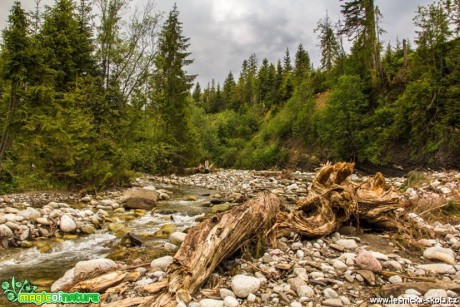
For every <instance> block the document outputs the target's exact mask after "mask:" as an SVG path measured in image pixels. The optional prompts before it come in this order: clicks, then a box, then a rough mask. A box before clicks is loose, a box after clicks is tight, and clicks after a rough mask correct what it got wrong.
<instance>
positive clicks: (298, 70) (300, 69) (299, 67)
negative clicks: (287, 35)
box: [293, 44, 311, 84]
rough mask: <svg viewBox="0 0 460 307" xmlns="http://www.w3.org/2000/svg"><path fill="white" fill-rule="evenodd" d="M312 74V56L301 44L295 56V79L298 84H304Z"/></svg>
mask: <svg viewBox="0 0 460 307" xmlns="http://www.w3.org/2000/svg"><path fill="white" fill-rule="evenodd" d="M310 72H311V62H310V55H309V54H308V52H307V51H305V49H304V48H303V46H302V44H299V47H298V48H297V52H296V54H295V66H294V72H293V74H294V79H295V82H296V84H300V83H302V81H304V80H305V79H306V78H307V77H308V76H309V75H310Z"/></svg>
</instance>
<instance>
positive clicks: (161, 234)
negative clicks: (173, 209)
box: [153, 224, 177, 239]
mask: <svg viewBox="0 0 460 307" xmlns="http://www.w3.org/2000/svg"><path fill="white" fill-rule="evenodd" d="M176 228H177V225H176V224H166V225H164V226H162V227H161V228H160V230H158V231H157V232H155V234H154V235H153V236H154V237H155V238H159V239H167V238H169V235H170V234H172V233H173V232H174V231H175V230H176Z"/></svg>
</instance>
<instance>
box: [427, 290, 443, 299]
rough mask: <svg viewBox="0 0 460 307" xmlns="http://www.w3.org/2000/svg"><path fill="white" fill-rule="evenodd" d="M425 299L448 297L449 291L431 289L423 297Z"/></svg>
mask: <svg viewBox="0 0 460 307" xmlns="http://www.w3.org/2000/svg"><path fill="white" fill-rule="evenodd" d="M423 297H424V298H434V297H447V291H446V290H444V289H430V290H428V292H427V293H425V295H424V296H423Z"/></svg>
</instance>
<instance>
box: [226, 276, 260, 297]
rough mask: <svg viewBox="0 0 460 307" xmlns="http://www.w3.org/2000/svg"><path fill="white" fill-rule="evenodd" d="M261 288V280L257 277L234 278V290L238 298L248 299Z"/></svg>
mask: <svg viewBox="0 0 460 307" xmlns="http://www.w3.org/2000/svg"><path fill="white" fill-rule="evenodd" d="M259 288H260V280H259V279H258V278H256V277H252V276H246V275H236V276H234V277H233V278H232V290H233V293H235V295H236V296H237V297H241V298H246V297H248V295H249V294H250V293H255V292H257V291H258V290H259Z"/></svg>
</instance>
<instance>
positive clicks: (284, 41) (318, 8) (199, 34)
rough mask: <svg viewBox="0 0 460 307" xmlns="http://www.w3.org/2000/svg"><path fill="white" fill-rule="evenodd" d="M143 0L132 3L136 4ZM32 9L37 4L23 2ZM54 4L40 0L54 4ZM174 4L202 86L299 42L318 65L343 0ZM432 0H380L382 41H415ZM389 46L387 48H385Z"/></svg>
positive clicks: (2, 5) (4, 11)
mask: <svg viewBox="0 0 460 307" xmlns="http://www.w3.org/2000/svg"><path fill="white" fill-rule="evenodd" d="M136 1H137V2H141V1H142V0H134V3H133V5H135V2H136ZM13 2H14V0H0V27H1V28H3V27H4V25H5V20H6V19H7V16H8V14H9V10H10V8H11V5H12V3H13ZM21 2H22V4H23V7H25V8H26V9H32V8H33V7H34V1H33V0H22V1H21ZM53 2H54V0H42V3H43V4H51V3H53ZM174 2H177V6H178V9H179V12H180V15H179V18H180V20H181V21H182V22H183V29H184V35H185V36H187V37H190V43H191V46H190V51H191V52H192V58H193V59H195V63H194V64H192V65H191V66H189V67H188V71H189V72H190V73H193V74H198V75H199V77H198V81H199V82H200V83H201V84H202V86H204V85H205V84H206V83H207V82H208V81H210V80H211V79H212V78H214V79H216V81H219V82H223V80H224V79H225V77H226V76H227V74H228V72H229V71H230V70H231V71H233V73H234V74H238V73H239V72H240V67H241V63H242V61H243V60H244V59H246V58H248V57H249V56H250V55H251V54H252V53H255V54H256V55H257V58H258V59H259V62H261V60H262V59H263V58H265V57H266V58H268V59H269V60H270V61H271V62H276V61H277V60H278V59H280V58H282V57H283V56H284V52H285V50H286V48H289V50H290V53H291V58H292V59H293V58H294V54H295V51H296V49H297V46H298V45H299V43H302V44H303V46H304V47H305V49H306V50H307V51H308V52H309V53H310V56H311V58H312V60H313V63H314V65H315V66H318V64H319V60H320V50H319V47H318V46H317V45H318V40H317V38H316V34H315V33H314V32H313V30H314V29H315V28H316V24H317V22H318V20H319V19H320V18H323V17H324V16H325V15H326V10H327V11H328V14H329V17H330V18H331V20H332V21H334V22H335V21H337V20H338V19H339V18H340V17H341V16H340V4H341V2H340V1H339V0H177V1H173V0H156V3H157V7H158V10H160V11H165V12H168V11H169V10H170V9H171V8H172V6H173V4H174ZM431 2H433V0H405V1H404V0H403V1H401V0H376V4H377V5H378V6H379V7H380V10H381V12H382V14H383V22H382V27H383V29H384V30H385V31H386V32H387V33H386V34H385V35H384V36H383V37H382V40H383V41H384V42H388V41H391V42H395V41H396V37H399V38H400V39H401V40H402V38H409V39H410V40H413V37H414V30H415V27H414V26H413V22H412V18H413V17H414V16H415V11H416V9H417V6H419V5H426V4H428V3H431ZM385 45H386V44H385Z"/></svg>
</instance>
